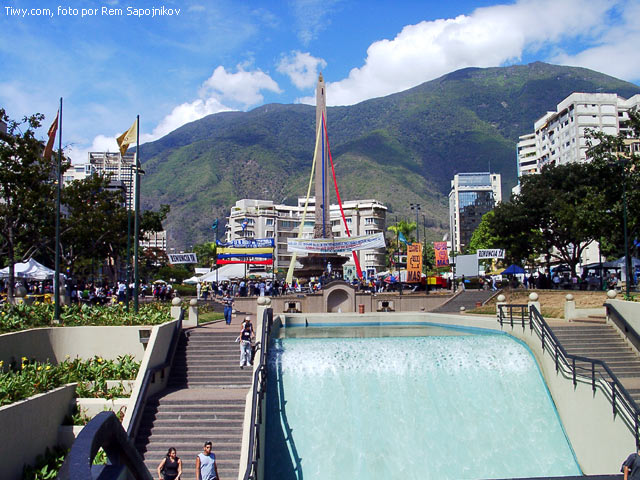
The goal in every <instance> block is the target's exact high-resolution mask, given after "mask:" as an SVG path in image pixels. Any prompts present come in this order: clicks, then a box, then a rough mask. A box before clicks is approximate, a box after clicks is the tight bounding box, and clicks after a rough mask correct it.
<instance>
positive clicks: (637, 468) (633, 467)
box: [620, 449, 640, 480]
mask: <svg viewBox="0 0 640 480" xmlns="http://www.w3.org/2000/svg"><path fill="white" fill-rule="evenodd" d="M638 453H640V449H639V450H638ZM638 453H632V454H631V455H629V456H628V457H627V459H626V460H625V461H624V463H623V464H622V467H621V468H620V471H621V472H622V473H624V480H640V455H638Z"/></svg>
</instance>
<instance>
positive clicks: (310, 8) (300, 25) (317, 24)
mask: <svg viewBox="0 0 640 480" xmlns="http://www.w3.org/2000/svg"><path fill="white" fill-rule="evenodd" d="M340 1H341V0H290V1H289V5H290V6H291V8H292V12H293V15H294V18H295V21H296V25H295V27H296V29H297V32H298V39H299V40H300V41H301V42H302V44H303V45H309V43H310V42H311V41H312V40H315V39H316V38H317V37H318V35H319V34H320V32H322V30H324V29H326V28H327V27H328V26H329V25H330V23H331V21H330V19H329V17H330V14H331V13H332V11H333V9H334V8H333V7H334V6H335V5H337V4H339V3H340Z"/></svg>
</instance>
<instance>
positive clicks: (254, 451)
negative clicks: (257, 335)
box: [243, 308, 273, 480]
mask: <svg viewBox="0 0 640 480" xmlns="http://www.w3.org/2000/svg"><path fill="white" fill-rule="evenodd" d="M272 323H273V309H271V308H268V309H266V310H265V311H264V314H263V315H262V339H261V344H260V361H259V363H258V367H257V368H256V371H255V373H254V374H253V389H252V392H251V430H250V432H249V450H248V451H249V454H248V456H247V467H246V470H245V474H244V477H243V478H244V480H257V478H258V461H259V459H260V427H261V425H262V400H263V397H264V393H265V391H266V386H267V362H266V360H267V346H268V344H269V334H270V333H271V324H272Z"/></svg>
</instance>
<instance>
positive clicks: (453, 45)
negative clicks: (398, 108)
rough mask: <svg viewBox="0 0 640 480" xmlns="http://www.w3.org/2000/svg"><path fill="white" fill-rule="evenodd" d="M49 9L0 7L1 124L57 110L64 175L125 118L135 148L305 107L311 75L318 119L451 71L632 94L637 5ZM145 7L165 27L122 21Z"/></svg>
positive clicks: (639, 62) (373, 3)
mask: <svg viewBox="0 0 640 480" xmlns="http://www.w3.org/2000/svg"><path fill="white" fill-rule="evenodd" d="M61 7H62V8H63V9H61V10H59V6H58V5H54V4H52V2H44V1H11V0H5V2H4V3H2V4H0V106H1V107H4V108H5V109H6V110H7V112H8V114H9V115H10V116H11V117H12V118H19V117H21V116H23V115H28V114H31V113H35V112H41V113H44V114H45V115H46V117H47V120H45V124H46V125H47V126H48V124H49V123H50V120H51V119H52V118H53V116H54V115H55V111H56V110H57V108H58V101H59V98H60V97H64V117H63V127H64V130H63V133H64V134H63V144H65V145H67V146H68V147H69V148H70V151H71V157H72V158H73V160H74V161H75V162H77V161H84V160H85V159H86V152H87V151H104V150H107V149H109V150H111V151H114V150H115V149H116V144H115V137H116V136H117V135H118V134H120V133H122V132H124V131H125V130H126V129H127V128H128V127H129V126H130V125H131V123H132V122H133V120H134V119H135V116H136V114H139V115H140V117H141V137H142V139H143V141H149V140H154V139H157V138H160V137H162V136H163V135H165V134H167V133H168V132H170V131H172V130H174V129H176V128H178V127H179V126H181V125H183V124H185V123H187V122H190V121H193V120H196V119H198V118H201V117H203V116H205V115H208V114H211V113H216V112H219V111H225V110H250V109H252V108H255V107H257V106H259V105H262V104H264V103H271V102H277V103H294V102H305V103H312V102H313V92H314V83H315V79H316V78H317V74H318V72H319V71H322V72H323V74H324V77H325V81H327V82H328V86H327V99H328V103H329V105H349V104H354V103H358V102H360V101H363V100H366V99H368V98H373V97H379V96H384V95H388V94H390V93H394V92H397V91H402V90H405V89H407V88H410V87H413V86H415V85H418V84H420V83H423V82H425V81H428V80H432V79H434V78H437V77H439V76H441V75H444V74H446V73H448V72H451V71H454V70H457V69H460V68H465V67H470V66H474V67H491V66H501V65H511V64H521V63H529V62H531V61H536V60H540V61H546V62H550V63H557V64H562V65H572V66H584V67H587V68H591V69H594V70H598V71H601V72H604V73H607V74H609V75H613V76H616V77H618V78H622V79H624V80H628V81H631V82H634V83H636V84H639V83H640V49H639V48H638V45H640V22H638V21H637V19H638V18H640V2H639V1H638V0H635V1H630V0H520V1H517V2H507V3H497V2H492V1H486V0H476V1H466V0H459V1H456V2H441V1H431V0H423V1H417V0H403V1H400V2H398V1H382V0H368V1H364V0H322V1H319V0H290V1H284V0H283V1H271V2H266V1H242V0H228V1H227V0H220V1H217V0H216V1H210V2H205V1H202V0H192V1H185V2H178V1H172V0H166V1H164V2H162V0H160V1H158V2H157V3H156V2H152V1H151V2H150V1H137V2H133V1H132V2H130V3H127V2H126V1H122V0H105V1H104V2H102V3H100V2H96V1H91V0H86V1H74V0H72V1H69V2H67V3H66V4H65V5H63V6H61ZM154 7H155V8H157V9H163V8H164V12H165V13H166V12H167V11H168V10H169V9H171V11H172V13H173V15H166V14H165V15H157V14H156V15H155V16H151V15H147V13H151V11H150V10H149V11H148V12H145V11H138V12H136V11H135V10H128V8H129V9H151V8H154ZM64 8H67V10H64ZM103 8H105V9H107V10H106V11H103ZM38 9H40V10H38ZM43 9H50V12H47V11H44V10H43ZM74 9H77V10H74ZM83 9H84V10H85V16H82V13H83ZM96 9H97V11H96ZM108 9H120V10H121V11H122V15H113V14H112V15H110V14H108ZM178 9H179V11H178ZM129 11H131V12H132V13H138V14H139V15H127V13H129ZM89 12H93V14H89ZM112 13H115V12H112ZM44 130H45V129H44V128H43V129H42V132H41V136H42V137H44Z"/></svg>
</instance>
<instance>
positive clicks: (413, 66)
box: [298, 0, 612, 105]
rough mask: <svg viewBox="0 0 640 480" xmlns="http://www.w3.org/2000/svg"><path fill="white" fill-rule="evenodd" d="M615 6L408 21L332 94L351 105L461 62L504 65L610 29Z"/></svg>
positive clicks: (503, 10) (543, 0) (571, 4)
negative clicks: (610, 12) (607, 21)
mask: <svg viewBox="0 0 640 480" xmlns="http://www.w3.org/2000/svg"><path fill="white" fill-rule="evenodd" d="M611 6H612V3H611V2H610V1H607V0H563V1H562V2H557V1H555V0H520V1H518V2H517V3H515V4H511V5H497V6H492V7H486V8H479V9H477V10H475V11H474V12H473V13H472V14H471V15H460V16H458V17H456V18H453V19H440V20H434V21H423V22H420V23H418V24H416V25H408V26H406V27H404V28H403V29H402V31H401V32H400V33H399V34H398V35H397V36H396V37H395V38H394V39H392V40H388V39H385V40H381V41H378V42H375V43H373V44H371V45H370V46H369V48H368V49H367V57H366V59H365V63H364V65H363V66H361V67H359V68H354V69H352V70H351V71H350V72H349V76H348V77H347V78H345V79H343V80H340V81H338V82H333V83H329V84H328V85H327V93H328V94H327V101H328V103H329V104H331V105H351V104H354V103H357V102H360V101H363V100H366V99H369V98H374V97H380V96H384V95H388V94H391V93H395V92H399V91H402V90H406V89H408V88H411V87H413V86H416V85H419V84H420V83H423V82H425V81H428V80H431V79H434V78H437V77H439V76H441V75H444V74H446V73H449V72H451V71H454V70H457V69H460V68H465V67H471V66H473V67H491V66H499V65H503V64H505V63H507V62H514V61H518V60H520V58H521V57H522V55H523V53H525V52H538V51H540V49H541V48H543V47H545V46H548V45H549V44H557V43H558V42H562V41H565V40H568V39H576V38H579V39H581V40H583V41H584V40H585V39H589V38H593V37H594V36H596V37H597V36H600V35H605V34H606V33H605V32H606V31H607V28H606V25H604V26H603V25H602V24H603V23H604V17H605V16H606V14H607V11H608V10H609V9H610V8H611ZM298 101H301V102H303V103H313V102H314V99H313V98H311V97H305V98H303V99H299V100H298Z"/></svg>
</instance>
